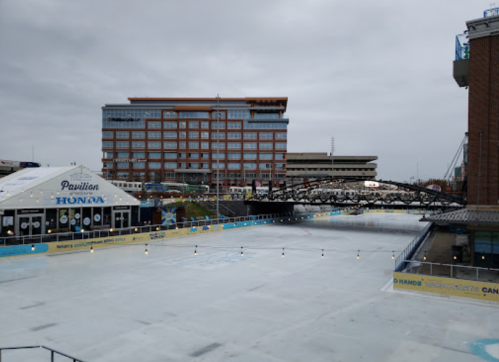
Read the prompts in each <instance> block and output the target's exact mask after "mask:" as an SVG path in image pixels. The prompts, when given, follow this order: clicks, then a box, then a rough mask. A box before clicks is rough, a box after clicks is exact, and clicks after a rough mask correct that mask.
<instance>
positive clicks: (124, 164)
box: [116, 162, 130, 168]
mask: <svg viewBox="0 0 499 362" xmlns="http://www.w3.org/2000/svg"><path fill="white" fill-rule="evenodd" d="M129 165H130V164H129V163H128V162H118V163H117V164H116V167H117V168H128V167H129Z"/></svg>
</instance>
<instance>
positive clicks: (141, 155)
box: [132, 152, 146, 158]
mask: <svg viewBox="0 0 499 362" xmlns="http://www.w3.org/2000/svg"><path fill="white" fill-rule="evenodd" d="M132 156H133V158H145V157H146V153H145V152H133V153H132Z"/></svg>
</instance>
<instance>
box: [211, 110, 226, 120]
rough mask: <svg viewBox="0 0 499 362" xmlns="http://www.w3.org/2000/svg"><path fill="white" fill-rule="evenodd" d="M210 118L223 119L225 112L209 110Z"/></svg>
mask: <svg viewBox="0 0 499 362" xmlns="http://www.w3.org/2000/svg"><path fill="white" fill-rule="evenodd" d="M211 119H225V112H216V111H215V112H211Z"/></svg>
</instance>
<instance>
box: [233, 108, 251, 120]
mask: <svg viewBox="0 0 499 362" xmlns="http://www.w3.org/2000/svg"><path fill="white" fill-rule="evenodd" d="M227 113H228V117H227V118H229V119H247V118H251V115H250V111H249V109H229V110H228V111H227Z"/></svg>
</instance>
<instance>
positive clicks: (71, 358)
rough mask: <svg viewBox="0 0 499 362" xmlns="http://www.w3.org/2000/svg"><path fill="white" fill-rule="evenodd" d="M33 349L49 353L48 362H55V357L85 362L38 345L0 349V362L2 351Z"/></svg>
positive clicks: (74, 361)
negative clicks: (44, 350)
mask: <svg viewBox="0 0 499 362" xmlns="http://www.w3.org/2000/svg"><path fill="white" fill-rule="evenodd" d="M34 348H41V349H46V350H47V351H50V361H51V362H54V361H55V356H56V355H58V356H63V357H66V358H68V359H70V360H72V361H73V362H85V361H83V360H82V359H79V358H76V357H73V356H70V355H68V354H66V353H63V352H59V351H56V350H55V349H53V348H50V347H47V346H42V345H40V346H22V347H0V362H1V361H2V351H8V350H20V349H23V350H25V349H34Z"/></svg>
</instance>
